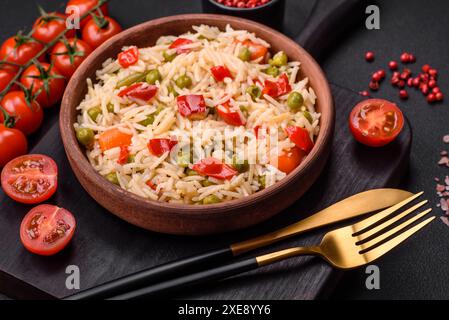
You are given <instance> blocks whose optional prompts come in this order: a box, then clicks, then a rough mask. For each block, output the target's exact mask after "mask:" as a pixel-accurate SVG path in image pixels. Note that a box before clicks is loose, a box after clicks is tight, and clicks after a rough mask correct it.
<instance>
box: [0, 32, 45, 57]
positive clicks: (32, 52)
mask: <svg viewBox="0 0 449 320" xmlns="http://www.w3.org/2000/svg"><path fill="white" fill-rule="evenodd" d="M42 49H43V46H42V44H40V43H39V42H37V41H36V40H34V39H31V38H27V37H24V36H23V35H20V34H18V35H16V36H14V37H11V38H9V39H7V40H6V41H5V42H3V45H2V47H1V48H0V60H3V61H7V62H11V63H15V64H18V65H24V64H26V63H27V62H28V61H30V60H31V59H33V58H36V59H38V60H39V61H44V60H45V55H41V56H39V57H37V55H38V53H39V52H40V51H41V50H42Z"/></svg>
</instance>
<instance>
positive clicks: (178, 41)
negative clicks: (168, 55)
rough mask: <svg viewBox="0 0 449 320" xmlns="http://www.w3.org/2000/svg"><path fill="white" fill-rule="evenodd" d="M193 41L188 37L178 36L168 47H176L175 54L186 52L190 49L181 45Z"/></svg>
mask: <svg viewBox="0 0 449 320" xmlns="http://www.w3.org/2000/svg"><path fill="white" fill-rule="evenodd" d="M191 43H193V41H192V40H190V39H185V38H178V39H176V40H175V41H173V43H172V44H171V45H170V46H169V47H168V48H169V49H176V53H177V54H182V53H188V52H190V51H191V49H187V48H183V46H185V45H188V44H191Z"/></svg>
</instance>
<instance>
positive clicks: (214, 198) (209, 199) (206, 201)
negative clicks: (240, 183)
mask: <svg viewBox="0 0 449 320" xmlns="http://www.w3.org/2000/svg"><path fill="white" fill-rule="evenodd" d="M220 202H221V200H220V198H219V197H217V196H216V195H213V194H212V195H210V196H207V197H206V198H204V199H203V204H214V203H220Z"/></svg>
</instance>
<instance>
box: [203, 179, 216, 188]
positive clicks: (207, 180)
mask: <svg viewBox="0 0 449 320" xmlns="http://www.w3.org/2000/svg"><path fill="white" fill-rule="evenodd" d="M201 185H202V186H203V187H210V186H215V183H213V182H212V181H210V180H209V179H206V180H203V181H201Z"/></svg>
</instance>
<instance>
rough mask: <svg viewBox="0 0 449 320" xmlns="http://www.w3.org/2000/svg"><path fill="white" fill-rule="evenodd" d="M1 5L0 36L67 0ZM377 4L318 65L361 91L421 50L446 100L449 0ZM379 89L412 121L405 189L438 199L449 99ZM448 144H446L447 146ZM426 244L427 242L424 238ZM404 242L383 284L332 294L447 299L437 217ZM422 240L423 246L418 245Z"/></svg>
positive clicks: (446, 239) (157, 8) (294, 15)
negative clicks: (369, 56) (374, 13)
mask: <svg viewBox="0 0 449 320" xmlns="http://www.w3.org/2000/svg"><path fill="white" fill-rule="evenodd" d="M1 2H2V3H1V8H2V10H1V11H0V39H1V40H4V39H5V38H6V37H7V36H10V35H12V34H13V33H15V32H16V31H17V30H19V29H21V28H22V29H27V28H29V26H30V25H31V24H32V22H33V21H34V19H35V18H36V16H37V11H36V10H35V8H36V3H39V4H41V5H42V6H43V7H45V8H46V9H57V8H60V7H62V6H63V3H64V2H65V1H54V0H37V1H34V0H20V1H19V0H15V1H12V0H2V1H1ZM199 3H200V1H199V0H198V1H197V0H184V1H179V0H164V1H160V0H145V1H144V0H140V1H139V0H127V1H119V0H112V1H111V4H110V8H111V15H112V16H113V17H115V18H117V19H118V20H119V22H120V23H121V24H122V25H123V26H124V27H130V26H133V25H135V24H138V23H140V22H143V21H146V20H149V19H152V18H157V17H161V16H166V15H172V14H178V13H188V12H200V10H201V7H200V4H199ZM287 3H288V5H287V19H286V27H285V33H286V34H287V35H289V36H291V37H294V36H296V35H297V34H298V33H299V31H300V28H301V26H302V24H303V22H304V20H305V18H306V17H307V15H308V13H309V12H310V9H311V7H312V5H313V1H311V0H287ZM378 3H379V5H380V8H381V30H378V31H368V30H366V29H364V28H363V27H359V28H355V29H354V30H352V32H350V33H348V34H347V36H346V37H345V38H342V39H339V41H338V45H337V46H336V47H335V48H334V49H333V50H330V51H329V53H328V55H327V57H326V59H325V60H324V61H323V63H322V66H323V68H324V70H325V72H326V73H327V76H328V78H329V80H330V81H331V82H333V83H336V84H339V85H342V86H345V87H347V88H350V89H353V90H354V91H360V90H362V89H365V84H367V82H368V80H369V74H370V73H371V72H373V71H375V69H376V68H377V67H383V66H384V65H385V64H386V63H387V62H388V61H389V59H390V58H392V57H395V58H396V57H398V56H399V55H400V54H401V52H402V51H404V50H405V51H410V52H413V53H415V54H416V56H417V57H418V63H417V64H416V65H414V66H413V67H412V68H413V69H415V70H416V69H417V68H418V66H419V65H422V64H424V63H430V64H432V65H433V66H435V67H437V68H438V69H439V71H440V74H441V77H440V78H441V80H440V87H441V88H442V89H443V91H445V92H446V96H447V98H448V101H449V85H448V84H449V72H448V71H449V70H448V69H449V68H448V65H447V59H448V57H449V42H448V41H447V39H448V36H449V19H447V14H448V13H449V2H448V1H447V0H432V1H424V0H413V1H404V0H389V1H386V0H384V1H378ZM366 50H373V51H375V52H376V53H377V59H376V62H375V63H373V64H367V63H366V62H365V61H364V60H363V54H364V52H365V51H366ZM377 96H379V97H380V96H382V97H384V98H388V99H391V100H393V101H397V102H398V103H400V105H401V107H402V109H403V111H404V112H405V114H406V115H407V116H408V117H409V119H410V121H411V123H412V127H413V129H414V142H413V150H412V156H411V167H410V171H409V174H408V175H407V177H406V178H405V179H404V182H403V187H404V188H405V189H408V190H410V191H418V190H424V191H426V194H427V198H429V200H431V201H432V203H436V202H437V198H436V196H435V192H434V187H435V183H434V181H433V178H434V177H444V175H446V174H449V170H448V169H446V168H439V167H438V166H437V165H436V162H437V161H438V159H439V157H438V154H439V151H440V150H442V149H443V148H444V144H443V142H442V136H443V135H445V134H449V124H448V122H449V105H448V103H444V104H440V105H435V106H429V105H427V103H426V102H425V101H424V98H423V97H422V96H421V95H419V94H417V93H415V92H413V93H412V94H411V99H410V100H409V101H407V102H405V103H404V102H401V101H399V99H398V98H397V92H396V91H395V90H393V89H392V88H391V87H390V86H389V85H386V84H384V86H383V88H382V90H381V92H380V93H379V94H377ZM448 147H449V146H448ZM436 213H437V214H438V215H439V214H440V212H439V211H438V209H437V211H436ZM423 244H424V245H423ZM407 248H408V250H396V251H394V252H393V253H392V254H390V255H388V256H387V257H386V258H385V259H382V262H381V263H379V267H380V271H381V290H378V291H368V290H366V289H365V285H364V282H365V278H366V275H365V274H364V272H363V270H358V271H352V272H347V273H346V274H345V275H344V277H343V279H342V281H341V282H340V285H339V286H338V288H337V290H336V291H335V292H334V294H333V295H332V296H331V298H333V299H347V298H350V299H414V298H421V299H426V298H428V299H430V298H438V299H448V298H449V285H447V283H446V279H447V278H448V275H449V271H448V266H449V229H448V228H447V227H446V226H444V225H443V224H442V223H440V222H437V223H434V224H432V226H431V227H430V228H428V229H426V231H425V232H423V233H421V234H420V235H419V236H418V237H415V238H414V239H412V240H411V241H409V244H408V246H407ZM423 248H424V249H423Z"/></svg>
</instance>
